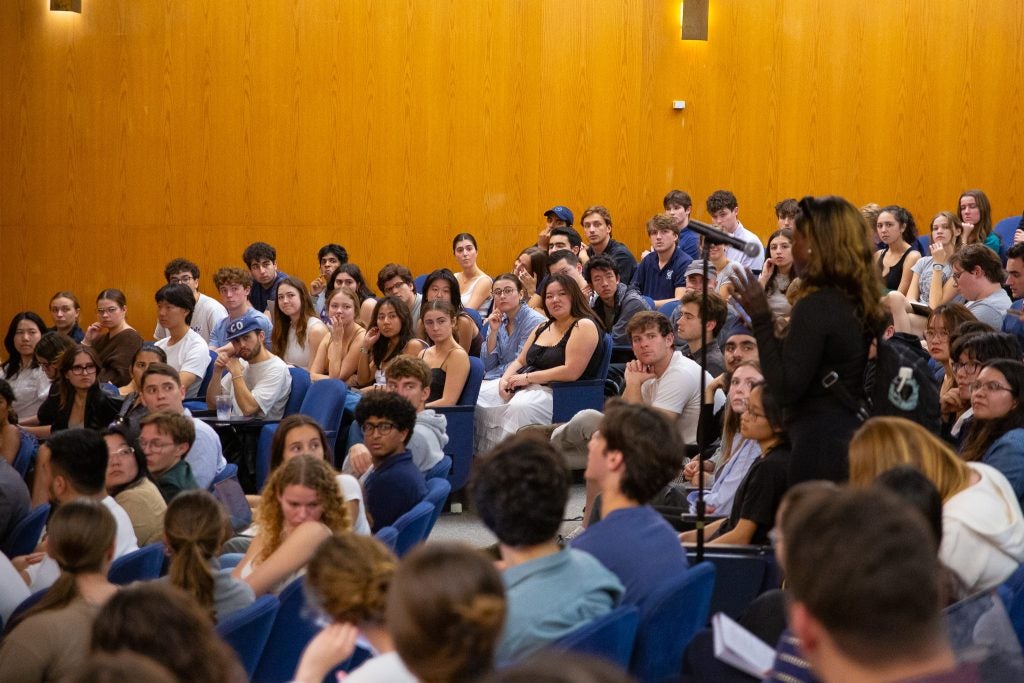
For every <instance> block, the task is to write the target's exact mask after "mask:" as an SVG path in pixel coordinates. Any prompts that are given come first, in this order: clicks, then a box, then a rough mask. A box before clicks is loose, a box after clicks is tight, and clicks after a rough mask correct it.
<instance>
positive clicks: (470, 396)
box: [456, 356, 484, 406]
mask: <svg viewBox="0 0 1024 683" xmlns="http://www.w3.org/2000/svg"><path fill="white" fill-rule="evenodd" d="M483 381H484V362H483V361H482V360H480V359H479V358H477V357H476V356H470V357H469V376H467V377H466V385H465V386H464V387H462V393H461V394H459V402H458V403H457V404H456V405H460V406H475V405H476V400H477V398H479V396H480V384H481V383H482V382H483Z"/></svg>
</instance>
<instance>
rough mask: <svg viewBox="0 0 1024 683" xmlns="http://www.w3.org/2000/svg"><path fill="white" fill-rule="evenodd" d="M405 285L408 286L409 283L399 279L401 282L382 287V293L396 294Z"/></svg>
mask: <svg viewBox="0 0 1024 683" xmlns="http://www.w3.org/2000/svg"><path fill="white" fill-rule="evenodd" d="M407 286H409V283H408V282H406V281H404V280H403V281H401V282H396V283H395V284H393V285H388V286H386V287H384V293H385V294H397V293H398V292H400V291H401V289H402V287H407Z"/></svg>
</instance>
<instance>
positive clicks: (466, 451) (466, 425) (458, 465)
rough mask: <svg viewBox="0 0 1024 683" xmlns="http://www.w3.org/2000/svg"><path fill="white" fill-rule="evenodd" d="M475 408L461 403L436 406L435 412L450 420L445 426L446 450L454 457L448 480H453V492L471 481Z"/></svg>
mask: <svg viewBox="0 0 1024 683" xmlns="http://www.w3.org/2000/svg"><path fill="white" fill-rule="evenodd" d="M474 410H475V406H461V405H460V406H447V407H445V408H434V412H436V413H437V414H439V415H444V417H445V420H447V421H448V424H447V425H446V427H445V431H446V432H447V434H448V443H447V444H445V447H444V452H445V454H446V455H448V456H450V457H451V459H452V469H451V473H450V474H449V475H448V481H449V482H451V485H452V491H453V492H454V491H460V490H462V488H463V487H465V485H466V482H468V481H469V468H470V466H471V465H472V463H473V439H474V434H475V433H476V423H475V421H474V419H473V413H474Z"/></svg>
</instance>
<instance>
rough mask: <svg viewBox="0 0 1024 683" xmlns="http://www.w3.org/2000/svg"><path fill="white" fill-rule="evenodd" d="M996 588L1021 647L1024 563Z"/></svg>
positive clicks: (1023, 628) (1023, 632)
mask: <svg viewBox="0 0 1024 683" xmlns="http://www.w3.org/2000/svg"><path fill="white" fill-rule="evenodd" d="M998 590H999V596H1000V597H1001V598H1002V599H1003V604H1005V605H1006V614H1007V616H1009V617H1010V623H1011V624H1013V631H1014V633H1016V634H1017V640H1019V641H1020V643H1021V647H1024V565H1021V566H1019V567H1017V571H1015V572H1014V573H1013V574H1011V575H1010V578H1008V579H1007V580H1006V581H1004V582H1003V583H1002V585H1000V586H999V589H998Z"/></svg>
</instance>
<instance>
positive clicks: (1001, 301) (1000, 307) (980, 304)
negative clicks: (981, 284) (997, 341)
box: [967, 288, 1013, 330]
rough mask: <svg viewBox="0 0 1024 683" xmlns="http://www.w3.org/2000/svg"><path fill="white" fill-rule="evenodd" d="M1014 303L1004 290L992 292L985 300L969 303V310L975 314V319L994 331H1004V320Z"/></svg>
mask: <svg viewBox="0 0 1024 683" xmlns="http://www.w3.org/2000/svg"><path fill="white" fill-rule="evenodd" d="M1012 303H1013V302H1012V301H1010V296H1009V295H1008V294H1007V293H1006V292H1005V291H1003V289H1002V288H1000V289H997V290H996V291H994V292H992V293H991V294H989V295H988V296H986V297H985V298H984V299H978V300H977V301H968V302H967V309H968V310H969V311H970V312H971V313H973V314H974V317H975V318H977V319H978V320H980V321H981V322H983V323H985V324H986V325H989V326H990V327H991V328H992V329H994V330H1001V329H1003V318H1004V317H1006V309H1007V308H1009V307H1010V305H1011V304H1012Z"/></svg>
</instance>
